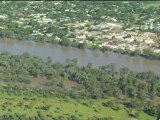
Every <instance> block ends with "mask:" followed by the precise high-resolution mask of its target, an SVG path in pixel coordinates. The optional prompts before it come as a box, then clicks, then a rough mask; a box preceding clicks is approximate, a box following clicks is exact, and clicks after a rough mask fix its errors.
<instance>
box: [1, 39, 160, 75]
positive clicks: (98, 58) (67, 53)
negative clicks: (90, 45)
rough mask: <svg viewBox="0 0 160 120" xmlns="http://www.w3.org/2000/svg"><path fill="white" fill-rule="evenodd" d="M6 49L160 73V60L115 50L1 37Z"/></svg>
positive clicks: (45, 56) (2, 49) (20, 52)
mask: <svg viewBox="0 0 160 120" xmlns="http://www.w3.org/2000/svg"><path fill="white" fill-rule="evenodd" d="M4 51H8V52H10V53H12V54H22V53H24V52H29V53H31V54H32V55H37V56H40V57H41V58H43V59H44V60H46V59H47V57H48V56H51V57H52V59H53V63H55V62H62V63H64V62H65V59H67V58H69V59H73V58H76V59H78V64H79V65H80V66H85V65H87V64H88V63H90V62H91V63H92V64H93V66H94V67H98V66H103V65H107V64H110V63H113V64H114V65H115V67H116V69H119V68H122V67H127V68H129V69H131V70H134V71H137V72H142V71H149V70H151V71H153V72H154V73H156V74H159V75H160V61H158V60H150V59H146V58H143V57H139V56H138V57H137V56H136V57H135V56H134V57H131V56H128V55H122V54H118V53H113V52H105V53H103V52H101V51H92V50H89V49H78V48H74V47H64V46H60V45H58V44H48V43H38V42H33V41H17V40H8V39H0V52H4Z"/></svg>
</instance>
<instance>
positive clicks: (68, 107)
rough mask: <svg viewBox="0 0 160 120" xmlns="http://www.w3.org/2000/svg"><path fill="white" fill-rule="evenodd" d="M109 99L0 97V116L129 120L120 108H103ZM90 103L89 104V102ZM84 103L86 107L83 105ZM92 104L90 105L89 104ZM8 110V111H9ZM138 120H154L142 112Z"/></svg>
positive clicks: (122, 108)
mask: <svg viewBox="0 0 160 120" xmlns="http://www.w3.org/2000/svg"><path fill="white" fill-rule="evenodd" d="M108 100H109V99H107V100H106V99H98V100H74V99H70V98H68V99H62V98H57V97H55V98H37V97H35V99H28V100H24V99H23V97H22V96H19V97H17V96H8V95H1V98H0V115H2V114H14V113H19V114H26V115H29V116H35V115H37V111H41V113H42V114H43V115H44V116H45V117H46V118H45V119H47V120H51V117H47V114H50V115H52V116H60V115H62V116H65V117H67V116H71V115H76V116H78V117H79V118H80V119H81V120H87V119H88V118H92V117H93V116H97V117H113V118H114V120H129V116H128V113H127V111H126V110H125V109H124V107H123V106H122V107H121V108H120V110H118V111H115V110H112V109H111V108H109V107H104V106H103V105H102V103H103V102H106V101H108ZM20 101H21V102H22V103H23V105H22V106H21V107H19V106H18V103H19V102H20ZM90 101H91V102H90ZM5 102H8V105H5V106H6V107H5V109H2V105H3V104H4V103H5ZM83 103H86V104H87V105H89V106H87V105H85V104H83ZM91 103H92V104H91ZM25 105H29V106H31V108H25ZM45 105H50V109H49V110H42V109H37V108H38V107H42V106H45ZM9 109H10V110H9ZM138 120H155V118H153V117H151V116H148V115H147V114H145V113H144V112H140V114H139V118H138Z"/></svg>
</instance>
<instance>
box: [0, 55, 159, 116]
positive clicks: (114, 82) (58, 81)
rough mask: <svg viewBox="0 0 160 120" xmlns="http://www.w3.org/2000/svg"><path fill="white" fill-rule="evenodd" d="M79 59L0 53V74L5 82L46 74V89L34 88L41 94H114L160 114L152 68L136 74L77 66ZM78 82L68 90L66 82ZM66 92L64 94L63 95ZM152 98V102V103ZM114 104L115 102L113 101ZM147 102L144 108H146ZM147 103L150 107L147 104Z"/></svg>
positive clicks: (16, 89)
mask: <svg viewBox="0 0 160 120" xmlns="http://www.w3.org/2000/svg"><path fill="white" fill-rule="evenodd" d="M77 63H78V60H76V59H73V60H69V59H67V60H66V62H65V64H61V63H55V64H52V60H51V58H50V57H48V59H47V62H44V61H43V60H42V59H41V58H39V57H37V56H32V55H30V54H29V53H24V54H22V55H11V54H9V53H1V54H0V77H1V80H2V81H3V82H5V83H8V84H9V83H21V84H26V85H27V84H32V81H33V78H35V77H46V78H47V79H48V80H47V81H48V83H47V84H46V85H47V86H49V87H50V89H49V90H48V92H47V91H46V90H45V89H42V90H39V89H38V88H36V89H37V90H33V91H30V92H31V93H32V92H33V93H35V94H37V93H38V94H37V95H40V96H44V97H46V96H52V95H53V94H52V92H53V93H54V92H55V91H59V90H60V91H61V94H60V93H59V94H60V96H61V95H62V96H65V95H68V96H70V97H72V98H75V99H78V98H92V99H97V98H107V97H111V96H112V97H116V98H117V99H120V101H121V102H122V103H123V104H124V105H125V106H126V107H129V108H136V109H140V110H144V111H145V112H146V113H148V114H150V115H157V114H158V113H159V109H158V103H157V102H155V100H156V99H159V97H160V77H159V76H158V75H155V74H154V73H152V72H151V71H149V72H142V73H136V72H133V71H131V70H129V69H127V68H121V69H120V70H119V71H116V70H115V68H114V65H112V64H110V65H106V66H102V67H99V68H93V67H92V64H91V63H90V64H88V65H87V66H86V67H78V65H77ZM68 80H71V81H74V82H76V83H78V85H77V86H76V87H73V88H71V89H67V88H66V87H65V84H64V82H65V81H68ZM10 88H11V86H8V87H5V88H1V92H7V93H8V94H13V93H14V94H15V95H23V94H25V95H27V92H25V93H23V91H28V90H27V89H25V90H23V89H22V90H21V89H20V88H19V87H18V86H15V87H13V88H12V89H10ZM64 94H65V95H64ZM153 101H154V102H153ZM113 104H115V103H113ZM105 105H106V104H105ZM146 105H147V107H145V106H146ZM148 106H149V107H148Z"/></svg>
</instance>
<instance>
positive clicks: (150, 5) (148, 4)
mask: <svg viewBox="0 0 160 120" xmlns="http://www.w3.org/2000/svg"><path fill="white" fill-rule="evenodd" d="M159 6H160V2H156V1H155V2H153V3H146V4H144V5H143V7H144V8H150V7H159Z"/></svg>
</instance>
